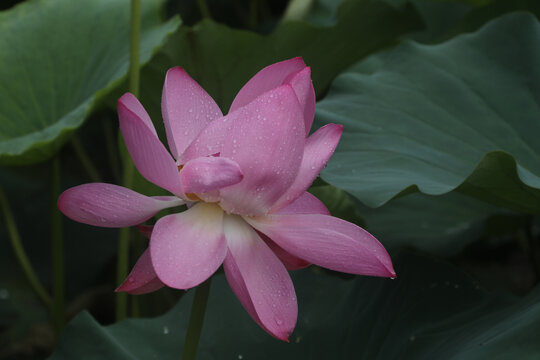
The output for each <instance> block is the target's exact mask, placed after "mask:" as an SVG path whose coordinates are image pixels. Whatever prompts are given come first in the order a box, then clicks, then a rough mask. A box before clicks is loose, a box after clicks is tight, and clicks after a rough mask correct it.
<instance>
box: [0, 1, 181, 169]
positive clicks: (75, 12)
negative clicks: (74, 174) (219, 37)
mask: <svg viewBox="0 0 540 360" xmlns="http://www.w3.org/2000/svg"><path fill="white" fill-rule="evenodd" d="M142 4H143V6H142V20H141V22H142V32H141V34H142V36H141V55H140V60H141V62H143V63H144V62H146V61H148V60H149V59H150V57H151V55H152V53H153V52H154V51H155V50H156V49H157V48H158V47H159V46H160V45H161V44H163V43H164V41H165V39H166V37H167V36H168V34H170V33H171V32H173V31H174V30H175V29H176V28H177V27H178V25H179V20H178V18H174V19H171V20H170V21H168V22H166V23H164V24H163V23H162V21H161V20H160V18H161V17H160V9H161V6H162V5H163V1H160V0H147V1H143V2H142ZM129 17H130V4H129V1H126V0H86V1H71V0H46V1H38V0H31V1H26V2H24V3H22V4H19V5H17V6H15V7H13V8H12V9H10V10H7V11H4V12H2V13H0V164H2V165H15V164H29V163H34V162H38V161H43V160H45V159H47V158H48V157H50V156H51V155H52V154H53V153H54V152H55V151H56V150H57V149H58V148H59V147H60V146H61V145H62V142H63V140H65V139H66V137H67V135H68V134H69V133H70V132H72V131H73V130H75V129H77V128H78V127H79V126H80V125H81V124H82V123H83V121H84V120H85V118H86V117H87V116H88V115H89V113H90V112H91V111H92V110H93V109H94V108H95V107H96V106H97V105H98V103H99V101H100V99H101V98H102V97H103V96H104V95H105V94H106V93H107V92H108V91H109V90H110V89H111V88H113V87H114V86H115V85H116V84H118V83H119V81H120V80H121V79H122V78H123V77H124V76H125V74H126V73H127V70H128V65H129V28H130V26H129V22H130V21H129Z"/></svg>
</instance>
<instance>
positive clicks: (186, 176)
mask: <svg viewBox="0 0 540 360" xmlns="http://www.w3.org/2000/svg"><path fill="white" fill-rule="evenodd" d="M243 178H244V175H243V174H242V171H241V170H240V166H238V164H237V163H236V162H234V161H232V160H230V159H227V158H223V157H214V156H210V157H200V158H197V159H193V160H190V161H188V162H187V163H186V164H185V165H184V166H183V168H182V171H180V180H181V181H182V186H183V188H184V191H185V192H186V193H206V192H209V191H213V190H219V189H221V188H224V187H226V186H230V185H234V184H237V183H239V182H240V181H242V179H243Z"/></svg>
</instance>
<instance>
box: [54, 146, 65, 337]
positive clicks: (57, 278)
mask: <svg viewBox="0 0 540 360" xmlns="http://www.w3.org/2000/svg"><path fill="white" fill-rule="evenodd" d="M50 196H51V202H50V216H51V247H52V264H53V303H52V319H53V323H54V328H55V330H56V333H57V334H60V332H61V331H62V329H63V328H64V323H65V315H64V314H65V299H64V240H63V236H62V215H61V214H60V211H59V210H58V207H57V205H56V202H57V199H58V197H59V196H60V157H59V155H58V154H57V155H56V156H55V157H54V158H53V161H52V169H51V193H50Z"/></svg>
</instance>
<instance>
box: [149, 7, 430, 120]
mask: <svg viewBox="0 0 540 360" xmlns="http://www.w3.org/2000/svg"><path fill="white" fill-rule="evenodd" d="M419 26H420V19H419V18H418V16H417V14H416V12H415V11H414V10H413V9H412V7H411V6H408V7H405V8H403V9H394V8H393V7H391V6H389V5H386V4H384V3H381V2H379V1H376V0H348V1H345V2H344V4H343V5H342V6H341V7H340V11H339V14H338V17H337V22H336V24H335V25H334V26H331V27H317V26H314V25H311V24H308V23H306V22H302V21H286V22H283V23H281V24H280V25H279V26H278V27H277V28H276V29H275V30H274V31H273V32H272V33H271V34H270V35H260V34H256V33H254V32H251V31H245V30H236V29H231V28H229V27H227V26H225V25H221V24H217V23H215V22H212V21H208V20H206V21H203V22H201V23H199V24H197V25H196V26H194V27H193V28H188V27H182V28H181V29H180V30H179V31H177V32H176V33H175V34H174V35H173V36H171V38H170V39H169V41H168V42H167V45H166V46H164V47H163V49H162V50H161V51H160V52H159V53H158V54H157V55H156V57H155V58H154V59H153V60H152V61H151V62H150V64H149V65H148V66H146V67H145V69H143V72H142V78H141V79H142V103H143V105H144V106H145V107H146V108H147V109H148V110H149V112H150V115H151V117H152V118H153V119H154V121H156V120H157V119H160V118H161V113H160V99H161V89H162V87H163V79H164V77H165V72H166V71H167V69H169V68H171V67H173V66H177V65H180V66H182V67H184V68H185V69H186V70H187V71H188V72H189V74H190V75H191V76H192V77H194V78H195V79H196V80H197V81H198V82H199V83H200V84H201V86H202V87H203V88H204V89H206V90H207V91H208V93H209V94H210V95H212V97H213V98H214V99H215V100H216V102H217V103H218V104H219V105H220V107H221V108H222V110H224V111H226V110H227V109H228V108H229V106H230V104H231V103H232V100H233V98H234V96H235V95H236V93H237V92H238V90H240V88H241V87H242V85H243V84H244V83H245V82H246V81H247V80H249V78H250V77H251V76H252V75H254V74H255V73H256V72H257V71H259V70H260V69H261V68H263V67H264V66H267V65H270V64H272V63H274V62H277V61H281V60H285V59H288V58H292V57H295V56H302V57H304V60H305V62H306V63H307V64H308V65H309V66H311V69H312V78H313V82H314V85H315V88H316V90H317V92H318V93H319V94H320V93H322V92H323V91H324V90H325V89H326V88H327V87H328V85H329V84H330V82H331V80H332V79H333V78H334V77H335V76H336V75H337V74H339V73H340V72H341V71H343V69H345V68H346V67H348V66H350V65H351V64H353V63H355V62H356V61H358V60H359V59H361V58H363V57H365V56H366V55H368V54H370V53H372V52H374V51H376V50H379V49H381V48H383V47H386V46H389V45H391V44H393V43H394V42H395V41H396V38H397V37H398V36H400V35H402V34H403V33H405V32H407V31H410V30H412V29H415V28H418V27H419ZM158 122H159V121H158Z"/></svg>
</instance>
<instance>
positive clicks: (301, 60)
mask: <svg viewBox="0 0 540 360" xmlns="http://www.w3.org/2000/svg"><path fill="white" fill-rule="evenodd" d="M284 61H287V60H284ZM288 61H299V62H301V63H302V64H303V65H304V66H305V65H306V63H305V62H304V58H302V56H296V57H293V58H292V59H289V60H288Z"/></svg>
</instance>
